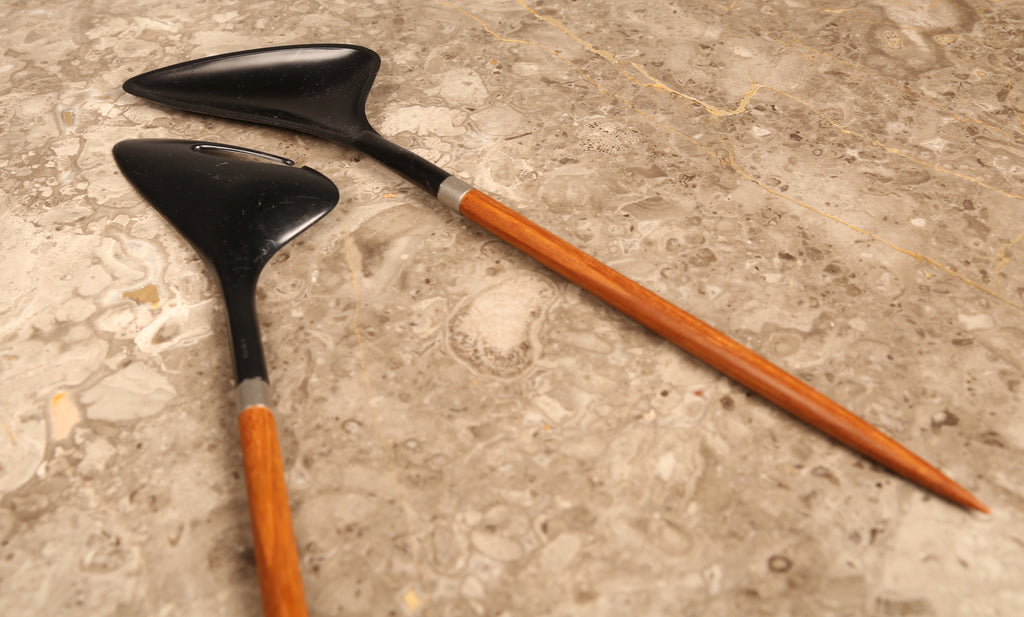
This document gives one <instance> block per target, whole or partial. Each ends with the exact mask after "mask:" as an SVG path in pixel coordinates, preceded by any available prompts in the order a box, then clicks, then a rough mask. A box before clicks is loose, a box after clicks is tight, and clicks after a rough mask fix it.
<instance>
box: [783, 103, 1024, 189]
mask: <svg viewBox="0 0 1024 617" xmlns="http://www.w3.org/2000/svg"><path fill="white" fill-rule="evenodd" d="M763 87H764V88H765V89H766V90H770V91H772V92H774V93H776V94H778V95H779V96H782V97H785V98H788V99H790V100H793V101H796V102H797V103H799V104H801V105H803V106H805V107H807V108H808V109H811V110H812V111H815V108H814V106H813V105H811V104H810V103H809V102H807V101H805V100H803V99H801V98H800V97H798V96H796V95H795V94H791V93H789V92H784V91H782V90H779V89H777V88H772V87H769V86H763ZM816 113H818V114H819V117H820V118H821V119H822V120H824V121H825V122H827V123H828V124H830V125H832V126H833V127H834V128H836V129H837V130H839V131H842V132H843V133H846V134H847V135H853V136H854V137H859V138H860V139H863V140H864V141H867V142H868V143H870V144H871V145H873V146H876V147H878V148H882V149H884V150H885V151H886V152H889V153H891V154H895V155H897V156H900V157H903V158H905V159H907V160H908V161H913V162H914V163H917V164H918V165H921V166H923V167H928V168H929V169H933V170H935V171H937V172H939V173H943V174H948V175H950V176H954V177H957V178H960V179H961V180H966V181H968V182H973V183H975V184H977V185H978V186H981V187H984V188H986V189H988V190H990V191H993V192H995V193H999V194H1000V195H1003V196H1005V197H1009V198H1011V199H1024V195H1020V194H1018V193H1011V192H1010V191H1005V190H1003V189H1000V188H998V187H995V186H992V185H991V184H988V183H986V182H983V181H982V180H979V179H978V178H975V177H974V176H968V175H967V174H962V173H959V172H956V171H953V170H951V169H945V168H943V167H939V166H938V165H934V164H932V163H929V162H928V161H925V160H922V159H919V158H917V157H916V156H913V155H911V154H909V153H907V152H904V151H903V150H900V149H899V148H896V147H895V146H890V145H888V144H886V143H884V142H881V141H879V140H877V139H875V138H874V137H870V136H868V135H865V134H864V133H861V132H859V131H855V130H853V129H851V128H847V127H845V126H843V125H842V124H840V123H838V122H836V121H835V120H833V119H831V118H829V117H828V116H826V115H824V114H821V113H820V112H816Z"/></svg>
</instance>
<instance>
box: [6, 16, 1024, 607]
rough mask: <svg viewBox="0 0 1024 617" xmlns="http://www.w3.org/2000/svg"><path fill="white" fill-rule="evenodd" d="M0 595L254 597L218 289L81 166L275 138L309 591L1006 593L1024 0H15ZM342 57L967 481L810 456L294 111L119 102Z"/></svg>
mask: <svg viewBox="0 0 1024 617" xmlns="http://www.w3.org/2000/svg"><path fill="white" fill-rule="evenodd" d="M3 15H4V20H3V22H2V24H0V35H2V40H3V41H4V42H5V44H4V46H3V49H4V51H3V53H2V56H0V93H2V96H0V119H2V124H0V126H2V130H0V154H2V156H0V166H2V167H0V189H2V190H0V195H2V197H0V200H2V202H0V203H2V207H0V230H2V235H0V260H2V261H0V263H2V268H0V598H3V611H2V612H3V613H4V615H10V616H22V615H32V616H35V615H41V614H59V615H67V616H79V615H81V616H85V615H88V616H90V617H92V616H107V615H109V616H114V615H153V616H161V617H162V616H167V615H179V614H181V615H186V614H187V615H225V616H234V615H252V614H256V612H257V611H258V597H257V593H258V592H257V588H256V582H255V570H254V568H253V566H252V549H251V544H250V540H249V536H248V533H249V531H248V518H247V509H246V508H247V506H246V500H245V489H244V483H243V480H242V475H241V459H240V454H239V447H238V438H237V435H236V427H235V412H234V410H233V398H232V386H233V384H232V382H231V359H230V357H229V354H228V345H227V333H226V327H225V323H224V317H223V306H222V304H221V302H220V300H219V294H218V290H217V288H216V283H215V282H214V281H213V280H212V279H211V277H210V274H209V272H208V271H207V270H206V269H205V268H204V266H203V264H202V263H201V262H200V261H199V259H198V258H197V257H196V255H195V254H194V253H193V252H192V250H191V249H190V248H189V247H188V246H187V245H186V243H185V242H184V241H183V240H182V239H180V238H179V237H178V236H176V235H175V234H174V233H173V231H172V230H171V229H170V228H169V226H168V225H167V224H166V223H165V222H164V221H163V220H162V219H161V218H160V217H159V216H158V215H157V214H156V213H155V211H154V210H152V209H151V208H150V207H149V206H148V205H146V204H145V203H144V202H143V201H142V199H141V198H140V197H139V196H138V195H137V194H135V193H134V192H133V190H132V189H131V187H130V186H129V185H128V183H127V182H126V181H125V180H124V178H122V177H121V176H120V175H119V173H118V171H117V168H116V166H115V164H114V161H113V159H112V158H111V155H110V149H111V147H112V146H113V144H114V143H116V142H117V141H120V140H122V139H129V138H136V137H172V138H189V139H208V140H212V141H220V142H225V143H234V144H238V145H242V146H246V147H251V148H256V149H261V150H265V151H269V152H274V153H277V154H281V155H284V156H287V157H289V158H292V159H294V160H296V161H297V162H298V163H300V164H304V165H309V166H311V167H314V168H316V169H318V170H320V171H321V172H323V173H325V174H326V175H328V176H329V177H330V178H332V179H333V180H335V181H336V182H337V183H338V185H339V188H340V190H341V194H342V197H341V202H340V203H339V207H338V209H337V210H335V211H334V212H333V213H332V214H331V215H329V217H328V218H326V219H325V220H324V221H322V222H321V223H319V224H318V225H317V226H316V227H314V228H313V229H311V230H310V231H309V232H308V233H307V234H305V235H303V236H302V237H301V238H299V239H298V240H297V241H296V242H295V243H293V244H292V245H289V246H288V247H287V248H286V249H285V250H284V251H283V252H282V254H280V255H278V257H277V258H275V259H274V261H273V263H271V265H270V267H269V268H268V270H267V271H266V272H265V274H264V276H263V278H262V279H261V286H260V291H259V294H258V301H259V311H260V318H261V320H262V328H263V332H264V337H265V343H266V347H267V351H268V364H269V368H270V378H271V382H272V384H273V396H274V398H275V400H276V401H277V407H278V409H279V411H280V414H281V415H280V425H281V429H282V433H283V435H282V437H283V443H284V449H285V465H286V469H287V473H288V481H289V486H290V490H291V497H292V501H293V508H294V512H295V524H296V533H297V535H298V539H299V544H300V551H301V553H302V559H303V569H304V574H305V580H306V586H307V595H308V599H309V603H310V606H311V609H312V612H313V614H315V615H389V614H390V615H422V616H428V615H507V616H509V617H511V616H515V615H551V616H556V615H557V616H568V615H588V616H589V615H799V616H802V615H814V616H822V615H836V616H840V615H842V616H847V615H849V616H859V615H864V616H867V615H882V616H895V615H913V616H918V615H921V616H947V615H948V616H954V615H956V616H959V615H994V616H997V615H998V616H1001V615H1018V614H1021V611H1022V610H1024V590H1022V588H1021V586H1020V581H1021V580H1022V579H1024V549H1022V547H1024V493H1022V491H1021V488H1020V478H1021V477H1024V463H1022V461H1024V458H1022V456H1021V454H1022V450H1024V424H1022V423H1021V421H1020V410H1021V409H1022V403H1024V394H1022V381H1024V355H1022V354H1021V351H1020V350H1021V349H1022V347H1024V327H1022V325H1021V317H1022V314H1024V257H1022V242H1024V207H1022V206H1024V121H1022V118H1024V111H1022V102H1021V101H1022V100H1024V80H1022V77H1021V76H1022V67H1021V61H1022V58H1021V57H1020V52H1019V50H1020V49H1022V48H1024V39H1022V36H1021V32H1022V31H1024V12H1022V11H1021V9H1020V8H1019V6H1018V5H1017V4H1016V3H1012V2H1005V1H1004V2H980V1H971V2H949V1H944V0H938V1H935V2H931V1H928V2H925V1H923V0H921V1H918V2H915V1H910V2H881V1H876V2H847V3H839V2H805V1H799V0H792V1H787V2H783V1H778V2H751V1H734V2H714V1H706V2H698V1H692V0H690V1H680V0H674V1H665V2H647V1H644V0H620V1H619V2H614V3H613V2H608V1H606V0H592V1H589V2H569V1H558V2H556V1H553V0H548V1H541V0H488V1H486V2H469V1H468V0H450V1H449V0H444V1H442V0H437V1H431V0H378V1H368V2H348V1H336V2H334V1H332V2H326V1H313V0H298V1H296V2H290V3H275V2H223V3H216V2H200V3H186V2H176V1H173V0H172V1H170V2H167V1H165V2H152V1H132V2H128V1H125V0H112V1H110V2H104V3H64V2H54V1H52V0H42V1H40V2H34V3H27V2H14V3H9V4H8V5H7V7H6V8H5V9H4V11H3ZM309 42H339V43H354V44H361V45H366V46H369V47H371V48H373V49H375V50H376V51H377V52H378V53H380V55H381V56H382V58H383V67H382V69H381V73H380V75H379V77H378V79H377V83H376V85H375V87H374V89H373V92H372V93H371V96H370V100H369V103H368V115H369V117H370V120H371V122H372V123H373V124H374V125H375V126H376V127H378V129H379V130H380V131H381V133H383V134H384V135H386V136H389V137H391V138H393V139H394V140H395V141H396V142H397V143H400V144H402V145H403V146H406V147H409V148H410V149H412V150H414V151H416V152H417V153H419V154H420V155H422V156H424V157H425V158H427V159H428V160H431V161H433V162H435V163H437V164H439V165H441V166H442V167H444V168H446V169H449V170H451V171H453V172H455V173H457V174H458V175H459V176H460V177H461V178H463V179H465V180H466V181H469V182H471V183H473V184H474V185H476V186H478V187H480V188H482V189H484V190H486V191H489V192H491V193H492V194H494V195H495V196H497V197H499V198H501V199H503V200H504V201H506V202H507V203H509V205H511V206H513V207H514V208H516V209H517V210H518V211H520V212H521V213H523V214H524V215H526V216H528V217H530V218H531V219H533V220H535V221H536V222H538V223H539V224H541V225H543V226H545V227H547V228H548V229H550V230H552V231H553V232H555V233H557V234H558V235H560V236H561V237H563V238H565V239H567V240H569V241H571V242H573V243H575V244H577V245H578V246H580V247H581V248H583V249H585V250H586V251H588V252H590V253H591V254H593V255H595V256H596V257H598V258H600V259H602V260H604V261H606V262H608V263H609V264H611V265H612V266H614V267H615V268H617V269H619V270H621V271H622V272H624V273H626V274H628V275H629V276H631V277H633V278H635V279H636V280H638V281H640V282H641V283H643V284H644V285H646V286H648V287H650V288H651V289H653V290H655V291H657V292H658V293H660V294H662V295H664V296H665V297H667V298H668V299H670V300H672V301H673V302H676V303H677V304H679V305H680V306H682V307H684V308H685V309H687V310H688V311H691V312H692V313H694V314H695V315H697V316H698V317H701V318H702V319H705V320H707V321H708V322H710V323H712V324H713V325H714V326H716V327H718V328H719V329H721V330H723V331H725V332H727V333H729V334H730V335H732V336H734V337H736V338H737V339H738V340H740V341H741V342H743V343H744V344H747V345H749V346H750V347H752V348H754V349H756V350H757V351H759V352H761V353H762V354H763V355H765V356H767V357H769V358H770V359H772V360H773V361H775V362H777V363H778V364H780V365H781V366H783V367H784V368H786V369H787V370H790V371H791V372H793V373H795V374H796V375H798V376H800V377H801V378H803V379H805V380H806V381H808V382H809V383H811V384H812V385H814V386H815V387H817V388H819V389H820V390H822V391H823V392H825V393H827V394H828V395H829V396H831V397H833V398H834V399H836V400H837V401H839V402H841V403H842V404H844V405H846V406H847V407H849V408H850V409H852V410H853V411H855V412H856V413H858V414H860V415H861V416H862V417H864V418H865V419H867V420H869V421H870V422H872V423H874V424H875V425H877V426H879V427H880V428H881V429H883V430H884V431H886V432H887V433H889V434H890V435H892V436H893V437H895V438H896V439H898V440H899V441H901V442H903V443H905V444H906V445H908V446H909V447H910V448H911V449H913V450H914V451H915V452H917V453H918V454H920V455H922V456H923V457H924V458H926V459H927V460H929V461H931V462H932V463H934V464H936V465H937V466H939V467H940V468H941V469H943V470H944V471H946V472H947V473H948V474H949V475H951V476H952V477H953V478H955V479H956V480H958V481H959V482H961V483H962V484H963V485H964V486H966V487H967V488H968V489H970V490H971V491H973V492H975V493H976V494H977V495H978V496H979V497H980V498H981V499H982V500H983V501H985V502H986V503H988V505H989V506H991V508H992V509H993V513H992V515H990V516H985V515H981V514H975V513H970V512H966V511H964V510H961V509H959V508H957V507H955V506H952V505H950V504H948V503H945V502H943V501H941V500H939V499H937V498H934V497H932V496H930V495H929V494H927V493H925V492H923V491H922V490H920V489H918V488H916V487H915V486H912V485H910V484H908V483H907V482H905V481H903V480H901V479H899V478H897V477H895V476H893V475H892V474H890V473H888V472H885V471H883V470H881V469H879V468H877V467H876V466H874V465H872V464H870V463H868V462H867V461H865V460H864V459H863V458H861V457H859V456H857V455H855V454H852V453H851V452H849V451H848V450H846V449H844V448H842V447H839V446H837V445H836V444H835V443H833V442H831V441H830V440H828V439H826V438H824V437H822V436H821V435H820V434H818V433H816V432H815V431H813V430H810V429H808V428H806V427H804V426H802V425H800V424H799V423H797V422H796V421H794V420H792V419H790V418H789V417H788V416H787V415H786V414H784V413H782V412H781V411H779V410H778V409H776V408H773V407H771V406H770V405H768V404H766V403H764V402H763V401H761V400H759V399H758V398H757V397H755V396H751V395H750V394H749V393H748V392H746V391H745V390H744V389H743V388H741V387H738V386H736V385H735V384H733V383H731V382H729V381H728V380H726V379H725V378H723V377H721V376H720V375H718V374H717V373H714V372H712V371H710V370H708V369H707V368H705V367H703V366H702V365H700V364H699V363H697V362H696V361H694V360H693V359H691V358H689V357H687V356H686V355H685V354H683V353H681V352H680V351H678V350H676V349H675V348H673V347H671V346H670V345H668V344H667V343H665V342H663V341H660V340H658V339H657V338H655V337H653V336H651V335H649V334H647V333H646V332H645V331H643V330H642V329H641V328H639V327H638V326H636V325H634V324H632V323H631V322H629V321H628V320H626V319H624V318H622V317H621V316H619V315H617V314H615V313H614V312H613V311H611V310H610V309H608V308H607V307H605V306H603V305H602V304H600V303H598V302H596V301H595V300H593V299H592V298H590V297H589V296H587V295H586V294H584V293H583V292H581V291H579V290H578V289H576V288H574V287H572V286H570V285H568V284H567V283H566V282H565V281H563V280H561V279H560V278H558V277H557V276H556V275H553V274H551V273H550V272H548V271H546V270H544V269H543V268H541V267H539V266H537V265H536V264H534V263H532V262H531V261H530V260H529V259H528V258H526V257H523V256H522V255H520V254H518V253H517V252H516V251H514V250H513V249H511V248H509V247H507V246H505V245H503V244H502V243H500V242H499V241H497V240H495V239H494V238H492V237H490V236H488V235H487V234H486V233H485V232H482V231H480V230H479V229H476V228H474V227H473V226H472V225H471V224H470V223H468V222H466V221H464V220H461V219H460V218H459V216H458V215H457V214H455V213H454V212H452V211H451V210H449V209H447V208H445V207H444V206H442V205H440V204H438V203H436V202H434V201H432V200H431V199H430V198H428V197H427V196H426V195H424V194H422V193H420V192H418V190H417V189H415V188H414V187H412V186H411V185H409V184H407V183H406V182H404V181H403V180H402V179H400V178H399V177H397V176H395V175H393V174H392V173H391V172H389V171H387V170H385V169H383V168H382V167H380V166H379V165H377V164H375V163H374V162H373V161H371V160H369V159H367V158H366V157H364V156H361V155H359V154H358V153H355V152H353V151H351V150H346V149H344V148H342V147H339V146H334V145H331V144H328V143H325V142H323V141H320V140H318V139H315V138H312V137H308V136H302V135H297V134H293V133H289V132H285V131H279V130H274V129H270V128H266V127H254V126H251V125H244V124H240V123H234V122H227V121H221V120H216V119H211V118H202V117H197V116H193V115H188V114H185V113H179V112H176V111H172V110H168V109H165V108H161V107H158V106H155V105H152V104H149V103H147V102H145V101H142V100H139V99H136V98H134V97H132V96H130V95H127V94H124V93H123V92H122V91H121V89H120V86H121V83H122V82H123V81H124V80H125V79H127V78H128V77H131V76H132V75H135V74H137V73H140V72H142V71H145V70H149V69H153V68H156V67H159V66H164V65H167V64H172V63H176V62H180V61H182V60H186V59H191V58H197V57H202V56H207V55H212V54H216V53H222V52H228V51H234V50H239V49H247V48H253V47H262V46H270V45H285V44H293V43H309Z"/></svg>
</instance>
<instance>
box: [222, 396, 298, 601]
mask: <svg viewBox="0 0 1024 617" xmlns="http://www.w3.org/2000/svg"><path fill="white" fill-rule="evenodd" d="M238 430H239V433H240V435H241V441H242V455H243V457H244V458H245V485H246V489H247V490H248V493H249V514H250V517H251V523H252V535H253V548H254V549H255V553H256V570H257V573H258V574H259V579H260V598H261V600H262V603H263V615H264V617H305V616H306V615H307V610H306V598H305V595H304V594H303V590H302V574H301V572H300V569H299V551H298V549H297V547H296V545H295V533H294V531H293V529H292V514H291V509H290V507H289V505H288V491H287V488H286V487H285V482H284V464H283V463H282V460H281V447H280V445H279V443H278V438H277V425H276V423H275V422H274V414H273V412H271V411H270V410H269V409H267V408H266V407H264V406H262V405H252V406H250V407H247V408H246V409H245V410H243V411H242V413H241V414H240V415H239V416H238Z"/></svg>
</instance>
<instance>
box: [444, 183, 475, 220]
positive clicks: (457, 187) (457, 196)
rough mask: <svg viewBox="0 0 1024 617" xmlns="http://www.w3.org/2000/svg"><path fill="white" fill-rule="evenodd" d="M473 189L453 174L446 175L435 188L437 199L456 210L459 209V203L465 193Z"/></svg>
mask: <svg viewBox="0 0 1024 617" xmlns="http://www.w3.org/2000/svg"><path fill="white" fill-rule="evenodd" d="M472 190H473V187H472V186H470V185H469V184H466V183H465V182H463V181H462V180H459V179H458V178H456V177H455V176H448V177H447V178H446V179H445V181H444V182H442V183H441V186H440V187H439V188H438V189H437V199H438V201H440V202H441V203H443V204H444V205H446V206H448V207H449V208H451V209H452V210H455V211H456V212H458V211H459V204H461V203H462V198H463V197H465V196H466V193H468V192H470V191H472Z"/></svg>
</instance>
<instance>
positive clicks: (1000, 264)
mask: <svg viewBox="0 0 1024 617" xmlns="http://www.w3.org/2000/svg"><path fill="white" fill-rule="evenodd" d="M1022 240H1024V232H1021V234H1020V235H1019V236H1017V237H1016V238H1014V239H1013V240H1011V241H1009V242H1007V243H1006V244H1004V245H1003V246H1001V247H999V253H998V255H999V257H998V258H997V259H996V266H995V272H994V275H993V278H995V280H996V291H997V292H998V291H999V275H1000V274H1002V272H1003V269H1004V268H1006V266H1008V265H1010V264H1011V263H1012V262H1013V259H1012V258H1010V257H1009V256H1008V255H1007V254H1006V253H1007V251H1009V249H1010V248H1011V247H1012V246H1013V245H1014V244H1017V243H1018V242H1020V241H1022Z"/></svg>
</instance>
